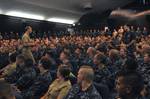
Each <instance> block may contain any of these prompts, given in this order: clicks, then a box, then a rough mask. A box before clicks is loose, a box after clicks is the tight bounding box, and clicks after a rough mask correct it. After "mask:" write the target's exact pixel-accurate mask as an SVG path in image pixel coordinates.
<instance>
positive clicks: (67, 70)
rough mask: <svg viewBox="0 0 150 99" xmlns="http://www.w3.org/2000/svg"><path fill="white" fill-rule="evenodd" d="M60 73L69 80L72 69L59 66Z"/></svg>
mask: <svg viewBox="0 0 150 99" xmlns="http://www.w3.org/2000/svg"><path fill="white" fill-rule="evenodd" d="M58 71H59V73H60V75H61V76H62V77H64V79H65V80H69V77H70V68H68V67H67V66H59V68H58Z"/></svg>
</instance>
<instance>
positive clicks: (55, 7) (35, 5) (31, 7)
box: [0, 0, 134, 21]
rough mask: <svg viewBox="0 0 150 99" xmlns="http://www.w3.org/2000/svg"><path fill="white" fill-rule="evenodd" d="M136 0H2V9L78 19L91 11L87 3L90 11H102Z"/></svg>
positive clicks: (0, 8)
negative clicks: (86, 7)
mask: <svg viewBox="0 0 150 99" xmlns="http://www.w3.org/2000/svg"><path fill="white" fill-rule="evenodd" d="M133 1H134V0H0V10H2V13H3V14H5V13H6V12H8V11H12V10H15V11H23V12H29V13H34V14H40V15H43V16H45V17H46V18H51V17H60V18H68V19H73V20H76V21H77V20H78V19H79V18H80V17H81V16H82V15H84V14H85V13H87V12H89V11H87V10H85V9H84V7H85V6H86V5H87V4H90V5H91V6H92V9H91V10H90V12H97V13H102V12H103V11H107V10H110V9H116V8H118V7H123V6H126V5H127V4H129V3H131V2H133Z"/></svg>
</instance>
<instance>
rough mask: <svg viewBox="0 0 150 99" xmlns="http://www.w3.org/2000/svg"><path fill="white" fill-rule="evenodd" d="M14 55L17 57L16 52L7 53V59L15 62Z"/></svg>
mask: <svg viewBox="0 0 150 99" xmlns="http://www.w3.org/2000/svg"><path fill="white" fill-rule="evenodd" d="M16 57H17V53H11V54H10V55H9V60H10V61H11V62H16Z"/></svg>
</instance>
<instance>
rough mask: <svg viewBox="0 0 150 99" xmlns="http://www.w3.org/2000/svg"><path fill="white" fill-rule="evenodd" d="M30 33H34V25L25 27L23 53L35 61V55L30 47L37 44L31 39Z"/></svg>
mask: <svg viewBox="0 0 150 99" xmlns="http://www.w3.org/2000/svg"><path fill="white" fill-rule="evenodd" d="M30 33H32V27H31V26H27V27H26V28H25V33H24V35H23V36H22V43H23V49H22V54H23V55H24V56H25V58H26V59H32V60H33V62H34V63H35V59H34V57H33V54H32V52H31V48H30V47H33V46H35V44H34V43H33V42H32V41H31V39H30Z"/></svg>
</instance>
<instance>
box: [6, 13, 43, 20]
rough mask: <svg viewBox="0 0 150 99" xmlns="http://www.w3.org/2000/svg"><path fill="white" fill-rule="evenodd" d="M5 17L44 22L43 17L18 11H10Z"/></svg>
mask: <svg viewBox="0 0 150 99" xmlns="http://www.w3.org/2000/svg"><path fill="white" fill-rule="evenodd" d="M6 15H10V16H15V17H22V18H29V19H36V20H44V17H43V16H40V15H36V14H29V13H23V12H18V11H10V12H8V13H6Z"/></svg>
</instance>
